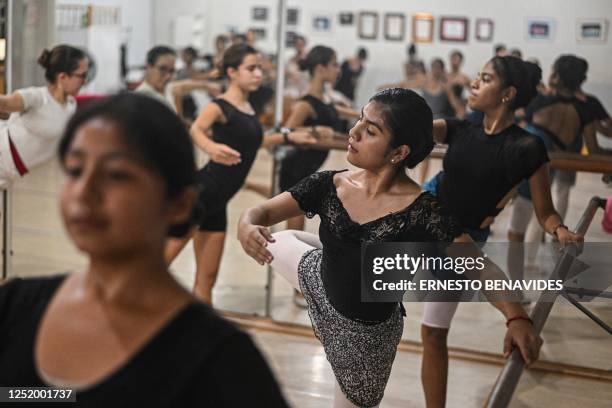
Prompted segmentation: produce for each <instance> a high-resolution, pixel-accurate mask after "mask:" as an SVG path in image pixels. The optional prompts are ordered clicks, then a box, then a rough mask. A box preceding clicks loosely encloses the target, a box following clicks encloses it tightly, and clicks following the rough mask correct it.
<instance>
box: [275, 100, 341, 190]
mask: <svg viewBox="0 0 612 408" xmlns="http://www.w3.org/2000/svg"><path fill="white" fill-rule="evenodd" d="M301 100H302V101H305V102H308V103H309V104H310V106H312V109H313V110H314V111H315V117H314V118H308V119H306V121H305V122H304V126H329V127H331V128H332V129H334V130H336V131H341V129H342V122H341V121H340V118H339V117H338V112H337V111H336V108H335V107H334V105H333V104H331V103H330V104H327V103H325V102H323V101H322V100H320V99H319V98H316V97H314V96H312V95H305V96H303V97H302V98H301ZM328 154H329V151H328V150H316V149H300V148H296V149H294V150H292V151H290V152H288V153H287V155H286V156H285V158H284V159H283V161H282V167H281V172H280V180H279V183H280V188H281V190H282V191H286V190H287V189H289V188H290V187H292V186H294V185H295V184H296V183H297V182H298V181H300V180H301V179H303V178H304V177H306V176H309V175H311V174H312V173H314V172H315V171H317V170H318V169H319V167H321V165H322V164H323V162H324V161H325V159H327V156H328Z"/></svg>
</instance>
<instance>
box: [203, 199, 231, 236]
mask: <svg viewBox="0 0 612 408" xmlns="http://www.w3.org/2000/svg"><path fill="white" fill-rule="evenodd" d="M198 227H199V228H198V229H199V230H200V231H212V232H225V231H226V230H227V204H226V205H224V206H223V207H222V208H220V209H215V210H213V211H212V212H205V213H204V215H203V216H202V218H200V221H199V223H198Z"/></svg>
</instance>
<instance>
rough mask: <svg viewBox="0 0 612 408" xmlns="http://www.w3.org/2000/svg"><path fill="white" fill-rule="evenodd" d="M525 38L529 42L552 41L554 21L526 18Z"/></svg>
mask: <svg viewBox="0 0 612 408" xmlns="http://www.w3.org/2000/svg"><path fill="white" fill-rule="evenodd" d="M526 25H527V29H526V33H525V34H526V37H527V40H530V41H552V40H553V39H554V37H555V21H554V20H553V19H551V18H537V17H535V18H534V17H529V18H527V24H526Z"/></svg>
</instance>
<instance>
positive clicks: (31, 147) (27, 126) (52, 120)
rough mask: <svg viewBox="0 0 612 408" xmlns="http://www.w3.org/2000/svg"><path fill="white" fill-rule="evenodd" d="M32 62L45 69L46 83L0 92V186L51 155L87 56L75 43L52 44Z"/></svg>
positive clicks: (69, 112) (81, 82)
mask: <svg viewBox="0 0 612 408" xmlns="http://www.w3.org/2000/svg"><path fill="white" fill-rule="evenodd" d="M38 63H39V64H40V65H41V66H42V67H43V68H44V69H45V78H46V80H47V85H46V86H41V87H31V88H24V89H19V90H17V91H15V92H13V93H12V94H11V95H6V96H5V95H2V96H0V112H7V113H10V114H11V115H10V117H9V118H8V120H7V121H6V122H1V124H0V185H3V184H6V183H9V182H11V181H12V180H14V179H16V178H19V177H21V176H23V175H24V174H26V173H27V172H28V171H29V170H30V169H31V168H33V167H35V166H38V165H39V164H42V163H44V162H46V161H47V160H49V159H50V158H51V157H52V156H53V153H54V152H55V149H56V148H57V143H58V142H59V139H60V136H61V135H62V132H63V130H64V126H66V122H68V119H69V118H70V116H72V114H73V113H74V112H75V110H76V100H75V99H74V97H75V96H76V95H77V94H78V93H79V91H80V90H81V87H82V86H83V85H84V84H85V82H86V80H87V72H88V68H89V60H88V58H87V55H86V54H85V52H83V51H82V50H80V49H78V48H75V47H71V46H69V45H58V46H56V47H54V48H53V49H52V50H51V51H49V50H44V51H43V52H42V54H41V55H40V57H39V58H38Z"/></svg>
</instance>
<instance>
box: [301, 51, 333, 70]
mask: <svg viewBox="0 0 612 408" xmlns="http://www.w3.org/2000/svg"><path fill="white" fill-rule="evenodd" d="M335 55H336V51H334V50H333V49H332V48H329V47H326V46H324V45H317V46H315V47H313V48H312V49H311V50H310V51H309V52H308V54H307V55H306V58H304V59H302V60H300V61H299V65H300V70H302V71H306V70H308V73H309V74H310V75H312V74H314V70H315V68H316V67H317V65H327V64H329V63H330V62H331V60H332V59H333V58H334V56H335Z"/></svg>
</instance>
